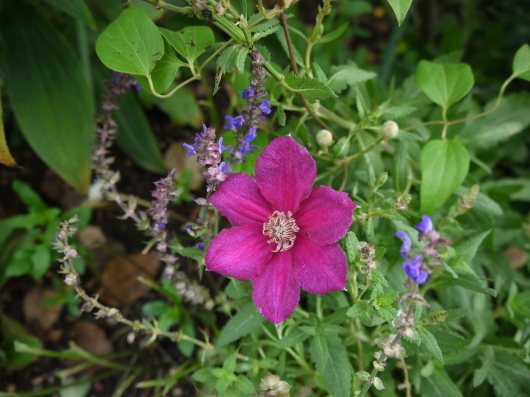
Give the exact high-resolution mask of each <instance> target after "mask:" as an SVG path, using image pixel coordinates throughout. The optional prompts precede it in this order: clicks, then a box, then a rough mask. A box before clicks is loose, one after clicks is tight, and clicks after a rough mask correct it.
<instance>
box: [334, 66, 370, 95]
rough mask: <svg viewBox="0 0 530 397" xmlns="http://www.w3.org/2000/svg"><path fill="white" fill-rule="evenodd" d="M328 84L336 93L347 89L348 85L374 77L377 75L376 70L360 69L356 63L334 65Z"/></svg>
mask: <svg viewBox="0 0 530 397" xmlns="http://www.w3.org/2000/svg"><path fill="white" fill-rule="evenodd" d="M329 74H330V76H331V77H330V78H329V79H328V86H329V88H331V90H333V92H334V93H335V94H338V93H339V92H341V91H342V90H345V89H346V87H347V86H350V87H351V86H353V85H354V84H357V83H362V82H363V81H366V80H370V79H373V78H374V77H375V76H377V74H376V73H374V72H369V71H366V70H362V69H359V68H358V67H357V66H355V65H342V66H333V67H332V68H331V70H330V73H329Z"/></svg>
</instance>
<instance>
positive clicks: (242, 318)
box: [215, 302, 265, 347]
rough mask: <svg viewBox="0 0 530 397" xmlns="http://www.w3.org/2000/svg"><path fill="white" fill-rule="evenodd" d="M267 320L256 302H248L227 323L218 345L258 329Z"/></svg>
mask: <svg viewBox="0 0 530 397" xmlns="http://www.w3.org/2000/svg"><path fill="white" fill-rule="evenodd" d="M264 321H265V319H264V318H263V316H262V315H261V314H259V313H258V311H257V309H256V306H254V303H252V302H250V303H247V304H246V305H245V306H243V307H242V308H241V310H239V311H238V312H237V313H236V315H235V316H234V317H232V318H231V319H230V320H228V322H227V323H226V325H225V327H224V328H223V330H222V331H221V333H220V334H219V338H218V339H217V342H216V344H215V345H216V346H217V347H223V346H226V345H228V344H229V343H232V342H233V341H235V340H238V339H239V338H242V337H243V336H245V335H248V334H249V333H251V332H253V331H255V330H256V329H258V328H259V327H260V326H261V324H262V323H263V322H264Z"/></svg>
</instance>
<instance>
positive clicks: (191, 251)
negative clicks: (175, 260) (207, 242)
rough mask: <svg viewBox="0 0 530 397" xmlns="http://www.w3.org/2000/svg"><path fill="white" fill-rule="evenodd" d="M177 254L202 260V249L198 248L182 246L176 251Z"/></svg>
mask: <svg viewBox="0 0 530 397" xmlns="http://www.w3.org/2000/svg"><path fill="white" fill-rule="evenodd" d="M177 254H179V255H181V256H185V257H186V258H191V259H195V260H196V261H199V262H200V261H202V260H204V255H205V253H204V251H203V250H201V249H198V248H193V247H192V248H183V249H181V250H178V251H177Z"/></svg>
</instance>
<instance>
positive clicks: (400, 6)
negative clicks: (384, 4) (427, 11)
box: [388, 0, 412, 25]
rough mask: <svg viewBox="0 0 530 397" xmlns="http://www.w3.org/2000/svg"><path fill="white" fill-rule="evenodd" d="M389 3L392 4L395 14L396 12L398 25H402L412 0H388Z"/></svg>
mask: <svg viewBox="0 0 530 397" xmlns="http://www.w3.org/2000/svg"><path fill="white" fill-rule="evenodd" d="M388 4H390V7H392V9H393V10H394V14H396V18H397V21H398V25H401V24H402V23H403V21H404V20H405V17H406V16H407V11H408V10H409V8H410V5H411V4H412V0H388Z"/></svg>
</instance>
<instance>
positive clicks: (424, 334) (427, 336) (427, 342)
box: [416, 325, 444, 364]
mask: <svg viewBox="0 0 530 397" xmlns="http://www.w3.org/2000/svg"><path fill="white" fill-rule="evenodd" d="M416 331H417V332H418V334H420V337H421V342H422V345H424V346H425V347H427V349H428V350H429V352H430V353H431V354H432V355H433V357H434V358H435V359H437V360H438V361H440V362H441V363H442V364H443V363H444V359H443V356H442V351H441V350H440V347H439V346H438V342H436V339H435V338H434V336H433V335H432V334H431V333H430V332H429V331H428V330H427V329H426V328H425V327H423V326H421V325H420V326H418V327H416Z"/></svg>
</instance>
